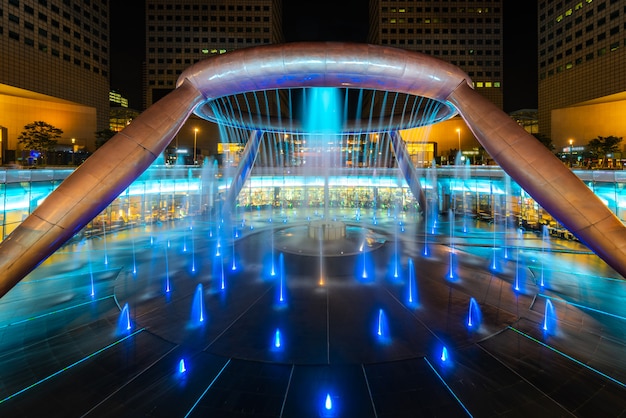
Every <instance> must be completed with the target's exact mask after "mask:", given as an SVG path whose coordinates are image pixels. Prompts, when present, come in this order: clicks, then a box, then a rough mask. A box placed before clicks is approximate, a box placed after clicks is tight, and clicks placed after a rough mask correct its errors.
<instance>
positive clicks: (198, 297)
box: [191, 283, 205, 325]
mask: <svg viewBox="0 0 626 418" xmlns="http://www.w3.org/2000/svg"><path fill="white" fill-rule="evenodd" d="M204 320H205V315H204V289H203V287H202V283H198V285H197V286H196V291H195V292H194V296H193V300H192V304H191V322H192V323H193V324H194V325H200V324H202V323H204Z"/></svg>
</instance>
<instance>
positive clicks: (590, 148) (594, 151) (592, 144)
mask: <svg viewBox="0 0 626 418" xmlns="http://www.w3.org/2000/svg"><path fill="white" fill-rule="evenodd" d="M621 142H622V137H621V136H620V137H616V136H613V135H610V136H607V137H604V136H598V137H597V138H593V139H592V140H590V141H589V143H587V152H589V154H591V156H592V157H595V158H602V160H603V161H602V166H604V165H605V164H606V162H607V159H606V156H607V155H608V154H612V153H615V152H618V151H619V150H620V143H621Z"/></svg>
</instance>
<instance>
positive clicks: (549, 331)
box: [542, 299, 557, 335]
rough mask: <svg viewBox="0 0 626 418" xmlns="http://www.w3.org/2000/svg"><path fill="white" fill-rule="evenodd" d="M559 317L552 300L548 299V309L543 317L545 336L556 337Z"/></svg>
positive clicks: (546, 308)
mask: <svg viewBox="0 0 626 418" xmlns="http://www.w3.org/2000/svg"><path fill="white" fill-rule="evenodd" d="M556 325H557V317H556V310H555V309H554V306H553V305H552V301H551V300H550V299H546V307H545V309H544V315H543V325H542V329H543V332H544V333H545V335H554V334H555V333H556Z"/></svg>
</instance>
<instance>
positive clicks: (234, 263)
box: [230, 238, 237, 271]
mask: <svg viewBox="0 0 626 418" xmlns="http://www.w3.org/2000/svg"><path fill="white" fill-rule="evenodd" d="M230 269H231V270H232V271H235V270H237V261H236V256H235V238H233V245H232V263H231V266H230Z"/></svg>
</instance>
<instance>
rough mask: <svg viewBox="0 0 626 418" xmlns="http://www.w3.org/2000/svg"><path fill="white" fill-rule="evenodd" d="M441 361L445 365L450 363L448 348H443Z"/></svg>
mask: <svg viewBox="0 0 626 418" xmlns="http://www.w3.org/2000/svg"><path fill="white" fill-rule="evenodd" d="M439 359H440V360H441V361H442V362H444V363H445V362H447V361H448V359H449V356H448V349H447V348H446V347H443V348H442V349H441V356H440V357H439Z"/></svg>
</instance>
